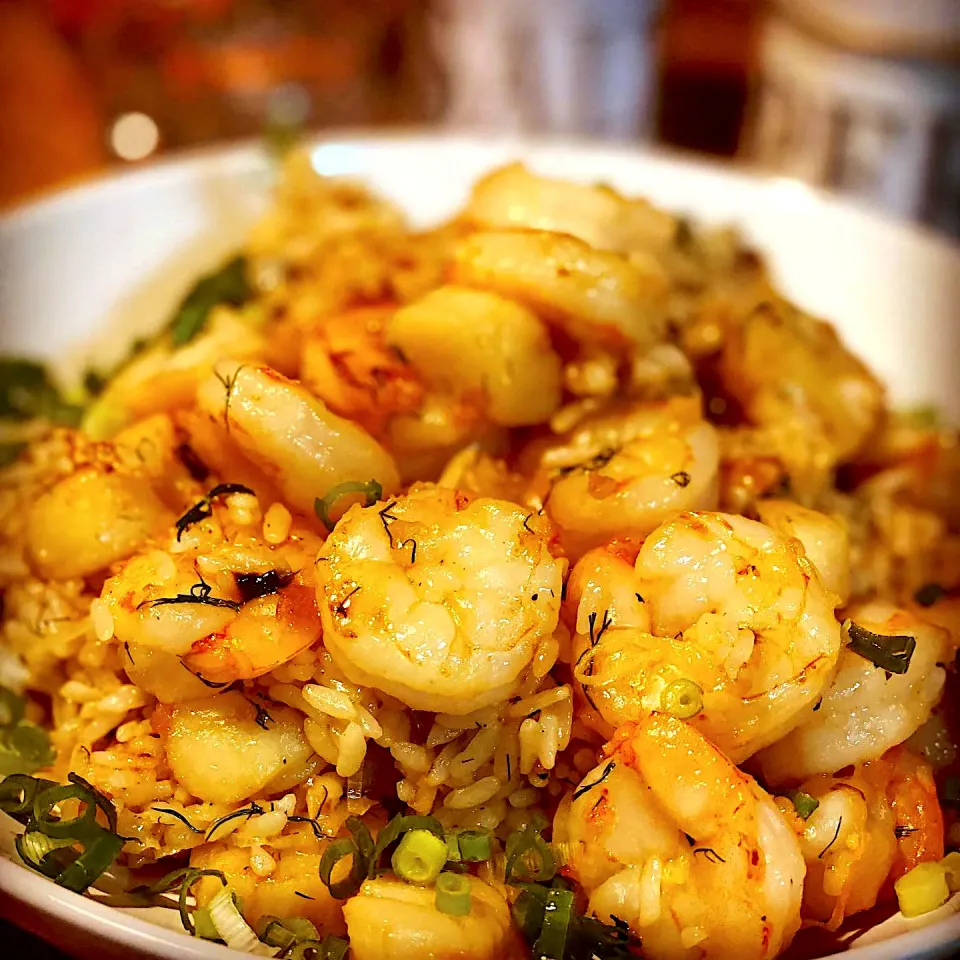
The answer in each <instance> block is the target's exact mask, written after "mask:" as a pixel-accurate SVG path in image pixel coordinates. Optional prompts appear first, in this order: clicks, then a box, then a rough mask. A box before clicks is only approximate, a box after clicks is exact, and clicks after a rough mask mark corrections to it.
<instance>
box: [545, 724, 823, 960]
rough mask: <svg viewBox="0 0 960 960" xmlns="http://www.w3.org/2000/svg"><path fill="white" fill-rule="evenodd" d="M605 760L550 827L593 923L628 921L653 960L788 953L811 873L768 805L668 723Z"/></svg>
mask: <svg viewBox="0 0 960 960" xmlns="http://www.w3.org/2000/svg"><path fill="white" fill-rule="evenodd" d="M606 753H607V759H605V760H604V761H602V762H601V764H600V766H598V767H597V768H596V769H595V770H592V771H591V772H590V773H588V774H587V775H586V776H585V777H584V779H583V782H582V783H581V784H580V786H579V787H578V788H577V789H576V790H575V791H574V793H573V794H572V798H571V800H570V801H569V802H567V803H565V804H564V805H561V807H560V810H559V811H558V813H557V818H556V821H555V823H554V837H555V838H557V837H559V838H560V842H561V843H565V844H566V849H567V850H568V851H569V856H568V858H567V867H566V869H567V871H568V872H569V873H570V874H572V875H573V877H574V879H576V880H577V881H578V882H579V883H580V884H582V886H583V887H584V890H585V891H586V893H587V895H588V896H589V898H590V900H589V909H590V911H591V912H592V913H593V914H594V915H596V916H598V917H600V918H603V919H605V918H607V917H609V916H611V915H612V916H615V917H618V918H620V919H621V920H624V921H626V922H627V923H628V924H629V925H630V927H631V929H632V930H633V931H634V932H635V933H636V934H638V935H639V936H640V937H641V939H642V941H643V948H644V956H647V957H650V958H652V960H688V958H689V960H693V958H705V960H712V958H717V960H720V958H728V957H737V958H738V960H761V958H770V957H775V956H776V955H777V954H778V953H780V951H781V950H783V949H784V948H785V947H786V946H787V945H788V944H789V943H790V940H791V939H792V937H793V935H794V933H795V932H796V930H797V928H798V927H799V925H800V900H801V891H802V888H803V877H804V864H803V858H802V856H801V854H800V847H799V843H798V841H797V838H796V836H795V835H794V834H793V832H792V830H791V829H790V826H789V824H788V822H787V821H786V820H785V818H784V817H783V815H782V814H781V812H780V810H779V809H778V808H777V806H776V805H775V803H774V802H773V800H772V798H770V797H769V796H768V795H767V794H766V793H765V792H764V791H763V790H762V789H761V788H760V787H759V786H758V785H757V784H756V782H755V781H754V780H753V779H752V778H751V777H749V776H747V775H746V774H744V773H741V772H740V771H739V770H738V769H737V768H736V767H735V766H734V765H733V764H732V763H731V762H730V761H729V760H728V759H727V758H726V757H725V756H724V755H723V754H722V753H721V752H720V751H719V750H717V749H716V747H714V746H713V745H712V744H711V743H710V742H709V741H707V740H705V739H704V738H703V737H702V736H700V734H698V733H697V732H696V730H694V729H693V728H692V727H691V726H689V725H688V724H685V723H684V722H683V721H681V720H677V719H676V718H674V717H668V716H665V715H663V714H653V715H651V716H649V717H647V718H646V719H644V720H643V721H641V722H640V723H637V724H627V725H626V726H625V727H623V728H621V729H620V730H619V731H618V732H617V734H616V736H615V737H614V739H613V741H612V742H611V743H610V744H608V745H607V747H606Z"/></svg>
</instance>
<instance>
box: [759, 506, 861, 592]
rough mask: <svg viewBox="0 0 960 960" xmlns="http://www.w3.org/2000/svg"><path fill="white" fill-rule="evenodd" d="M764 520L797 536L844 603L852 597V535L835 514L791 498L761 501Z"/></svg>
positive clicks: (785, 533) (827, 584) (781, 531)
mask: <svg viewBox="0 0 960 960" xmlns="http://www.w3.org/2000/svg"><path fill="white" fill-rule="evenodd" d="M757 514H758V515H759V518H760V520H761V522H763V523H765V524H766V525H767V526H768V527H770V528H772V529H773V530H776V531H777V533H779V534H780V535H781V536H784V537H796V539H797V540H799V541H800V543H801V544H802V545H803V552H804V553H805V554H806V555H807V559H808V560H809V561H810V562H811V563H812V564H813V565H814V567H815V568H816V571H817V573H818V574H819V575H820V580H821V582H822V583H823V585H824V586H825V587H826V588H827V589H828V590H829V591H830V592H831V593H833V594H834V596H835V597H836V598H837V603H836V605H837V606H838V607H842V606H844V604H846V602H847V601H848V600H849V599H850V537H849V535H848V534H847V528H846V527H845V526H844V525H843V524H842V523H841V522H840V521H839V520H835V519H834V518H833V517H828V516H827V515H826V514H823V513H818V512H817V511H816V510H808V509H807V508H806V507H801V506H800V504H798V503H793V502H792V501H790V500H760V501H758V502H757Z"/></svg>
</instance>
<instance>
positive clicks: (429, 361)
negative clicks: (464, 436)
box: [386, 286, 561, 427]
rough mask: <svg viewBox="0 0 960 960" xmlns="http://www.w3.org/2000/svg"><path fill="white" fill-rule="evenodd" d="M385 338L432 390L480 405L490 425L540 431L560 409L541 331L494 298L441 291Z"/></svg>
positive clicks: (406, 312)
mask: <svg viewBox="0 0 960 960" xmlns="http://www.w3.org/2000/svg"><path fill="white" fill-rule="evenodd" d="M386 338H387V342H388V343H390V344H392V345H394V346H396V347H397V348H399V349H400V351H401V352H402V354H403V356H405V357H407V358H408V359H409V360H410V363H411V364H412V365H413V367H414V368H415V369H416V370H417V371H418V372H419V374H420V375H421V377H422V378H423V380H424V381H425V382H426V383H427V384H429V385H430V387H432V388H433V389H435V390H442V391H443V392H445V393H449V394H467V395H470V394H475V395H476V396H477V397H479V398H480V399H479V403H480V406H481V408H482V409H483V411H484V413H485V414H486V416H487V417H489V419H490V420H491V421H493V423H496V424H500V425H501V426H505V427H523V426H530V425H532V424H537V423H543V422H544V421H546V420H547V419H548V418H549V417H550V415H551V414H552V413H553V412H554V410H556V408H557V407H558V406H559V405H560V379H561V378H560V358H559V357H558V356H557V354H556V353H554V351H553V348H552V347H551V346H550V339H549V337H548V336H547V331H546V328H545V327H544V325H543V324H542V323H541V322H540V320H539V319H538V318H537V317H536V316H535V315H534V314H533V313H531V312H530V311H529V310H528V309H527V308H526V307H523V306H521V305H520V304H518V303H514V302H513V301H511V300H507V299H505V298H503V297H501V296H498V295H497V294H495V293H488V292H486V291H481V290H470V289H468V288H465V287H455V286H444V287H439V288H438V289H436V290H433V291H432V292H430V293H428V294H427V295H426V296H424V297H421V298H420V299H419V300H416V301H414V302H413V303H410V304H407V305H406V306H405V307H402V308H401V309H400V310H398V311H397V312H396V313H395V314H394V315H393V317H392V318H391V320H390V321H389V323H388V325H387V334H386Z"/></svg>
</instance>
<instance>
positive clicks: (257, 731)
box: [152, 691, 313, 804]
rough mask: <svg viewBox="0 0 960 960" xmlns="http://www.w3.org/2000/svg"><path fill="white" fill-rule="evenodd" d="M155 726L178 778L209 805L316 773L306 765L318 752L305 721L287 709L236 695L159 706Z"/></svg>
mask: <svg viewBox="0 0 960 960" xmlns="http://www.w3.org/2000/svg"><path fill="white" fill-rule="evenodd" d="M207 692H208V693H209V691H207ZM262 709H265V710H266V714H267V716H268V717H269V719H266V718H264V717H263V716H262V714H261V712H260V711H261V710H262ZM258 721H259V722H258ZM152 723H153V727H154V730H155V731H156V732H157V733H158V734H159V735H160V740H161V742H162V743H163V747H164V750H165V751H166V758H167V763H168V764H169V766H170V770H171V771H172V773H173V776H174V778H175V779H176V780H177V781H178V782H179V783H181V784H182V785H183V786H184V787H186V788H187V790H188V791H189V792H190V793H191V794H193V796H195V797H199V798H200V799H201V800H203V801H204V802H206V803H227V804H228V803H238V802H239V801H241V800H246V799H248V798H249V797H253V796H256V795H257V794H258V793H261V792H264V793H267V794H270V793H275V792H276V789H275V788H272V787H271V784H272V783H273V782H274V781H276V780H279V779H280V778H281V777H282V778H283V779H284V781H285V784H287V785H289V784H290V781H289V778H288V773H289V769H298V770H302V771H303V775H304V776H308V775H309V774H310V773H311V772H312V768H311V767H309V766H308V765H307V761H309V759H310V758H311V757H312V756H313V748H312V747H311V746H310V744H308V743H307V739H306V737H305V736H304V733H303V716H302V715H301V714H299V713H297V711H296V710H292V709H290V708H289V707H285V706H283V705H282V704H277V703H272V702H271V703H269V704H268V705H266V707H264V706H263V705H262V704H261V705H258V704H257V702H256V701H253V700H248V699H247V698H246V697H245V696H244V695H243V694H242V693H240V692H239V691H231V692H228V693H221V694H218V695H216V696H208V697H207V699H205V700H191V701H190V702H189V703H179V704H175V705H173V706H160V707H158V708H157V709H156V710H155V711H154V714H153V720H152Z"/></svg>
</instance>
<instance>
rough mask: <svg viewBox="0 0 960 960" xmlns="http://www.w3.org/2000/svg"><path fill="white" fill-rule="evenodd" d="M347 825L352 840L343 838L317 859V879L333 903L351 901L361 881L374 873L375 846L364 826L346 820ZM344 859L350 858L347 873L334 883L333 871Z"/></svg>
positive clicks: (359, 820) (349, 818)
mask: <svg viewBox="0 0 960 960" xmlns="http://www.w3.org/2000/svg"><path fill="white" fill-rule="evenodd" d="M346 825H347V829H348V830H349V831H350V833H351V834H353V839H352V840H351V839H349V838H347V837H344V838H343V839H342V840H336V841H334V842H333V843H331V844H330V846H329V847H327V849H326V850H324V851H323V856H322V857H321V858H320V879H321V880H322V881H323V882H324V883H325V884H326V885H327V888H328V889H329V890H330V896H332V897H333V898H334V899H336V900H347V899H348V898H350V897H352V896H353V895H354V894H355V893H356V892H357V891H358V890H359V889H360V887H361V886H362V885H363V881H364V880H366V879H367V877H368V876H370V875H371V874H372V873H373V872H375V870H376V864H375V851H376V844H375V843H374V842H373V837H371V836H370V830H369V829H368V827H367V825H366V824H365V823H364V822H363V821H362V820H361V819H360V818H359V817H347V821H346ZM347 857H351V858H352V864H351V867H350V873H349V874H348V875H347V876H346V877H344V878H343V879H342V880H338V881H337V882H333V880H332V876H333V871H334V869H335V868H336V866H337V865H338V864H339V863H340V861H341V860H344V859H346V858H347Z"/></svg>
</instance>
